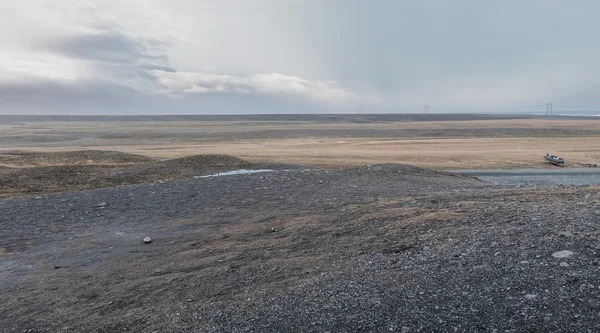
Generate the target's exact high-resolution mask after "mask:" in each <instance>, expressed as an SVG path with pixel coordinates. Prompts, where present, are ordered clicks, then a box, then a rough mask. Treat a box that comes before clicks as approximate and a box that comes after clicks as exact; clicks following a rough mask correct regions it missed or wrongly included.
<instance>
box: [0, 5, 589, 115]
mask: <svg viewBox="0 0 600 333" xmlns="http://www.w3.org/2000/svg"><path fill="white" fill-rule="evenodd" d="M599 12H600V2H599V1H597V0H573V1H564V0H528V1H523V0H503V1H482V0H419V1H415V0H410V1H409V0H168V1H167V0H164V1H163V0H154V1H149V0H105V1H92V0H87V1H86V0H60V1H58V0H56V1H50V0H20V1H1V2H0V40H1V41H2V47H1V48H0V113H3V114H24V113H30V114H230V113H308V112H314V113H325V112H335V113H354V112H356V111H357V110H358V109H359V108H363V110H364V111H363V112H373V113H374V112H421V111H422V110H423V106H424V105H431V111H432V112H462V111H469V112H476V111H494V110H499V111H501V110H508V111H519V110H529V109H531V110H533V109H535V110H542V109H545V107H544V105H545V103H548V102H553V103H555V104H556V105H558V106H560V105H566V106H572V107H575V108H581V109H590V108H594V107H596V106H600V66H599V65H598V63H599V61H600V43H598V42H597V32H598V31H600V20H598V18H597V13H599Z"/></svg>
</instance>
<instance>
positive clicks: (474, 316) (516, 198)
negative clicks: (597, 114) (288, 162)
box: [0, 165, 600, 332]
mask: <svg viewBox="0 0 600 333" xmlns="http://www.w3.org/2000/svg"><path fill="white" fill-rule="evenodd" d="M271 167H272V168H274V169H278V170H277V171H275V172H270V173H257V174H249V175H232V176H221V177H209V178H197V179H184V180H178V181H169V182H164V183H153V184H145V185H131V186H123V187H115V188H105V189H97V190H88V191H81V192H72V193H64V194H53V195H43V196H37V197H34V196H32V197H25V198H14V199H3V200H0V327H1V330H2V332H62V331H64V332H71V331H72V332H117V331H132V332H186V331H187V332H244V331H247V332H294V331H302V332H327V331H329V332H389V331H396V332H597V331H599V330H600V311H599V310H600V298H599V297H600V275H598V273H599V272H598V270H599V268H600V266H599V265H600V242H599V241H598V236H599V235H598V229H599V228H600V188H599V187H590V186H581V187H544V188H520V189H515V188H504V187H503V188H498V187H492V186H489V185H488V184H486V183H483V182H480V181H477V180H475V179H472V178H468V177H462V176H456V175H451V174H444V173H438V172H434V171H430V170H425V169H420V168H415V167H410V166H403V165H376V166H369V167H363V168H357V169H351V170H345V171H331V170H329V171H328V170H320V169H309V168H304V167H301V166H279V167H277V166H271ZM144 237H151V238H152V242H151V243H149V244H144V242H143V238H144ZM559 251H570V252H568V253H567V252H563V254H564V253H567V254H570V255H569V256H567V257H565V258H556V256H559V255H558V254H557V252H559Z"/></svg>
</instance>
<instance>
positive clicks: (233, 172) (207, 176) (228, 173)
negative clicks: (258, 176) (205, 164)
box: [194, 169, 275, 178]
mask: <svg viewBox="0 0 600 333" xmlns="http://www.w3.org/2000/svg"><path fill="white" fill-rule="evenodd" d="M273 171H275V170H271V169H260V170H247V169H241V170H233V171H227V172H219V173H215V174H213V175H206V176H196V177H194V178H210V177H221V176H232V175H248V174H252V173H263V172H273Z"/></svg>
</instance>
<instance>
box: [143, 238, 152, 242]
mask: <svg viewBox="0 0 600 333" xmlns="http://www.w3.org/2000/svg"><path fill="white" fill-rule="evenodd" d="M151 242H152V238H150V237H146V238H144V243H151Z"/></svg>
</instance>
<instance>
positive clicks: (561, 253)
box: [552, 250, 574, 259]
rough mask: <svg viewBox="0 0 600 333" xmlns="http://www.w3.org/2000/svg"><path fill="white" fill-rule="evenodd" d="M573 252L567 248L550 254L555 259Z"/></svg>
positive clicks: (570, 254)
mask: <svg viewBox="0 0 600 333" xmlns="http://www.w3.org/2000/svg"><path fill="white" fill-rule="evenodd" d="M573 254H574V253H573V252H571V251H568V250H563V251H558V252H554V253H552V256H553V257H554V258H556V259H564V258H568V257H570V256H572V255H573Z"/></svg>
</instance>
